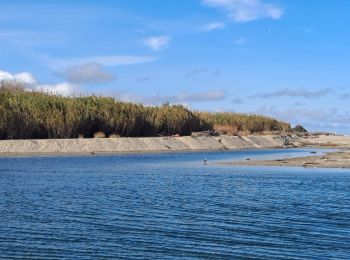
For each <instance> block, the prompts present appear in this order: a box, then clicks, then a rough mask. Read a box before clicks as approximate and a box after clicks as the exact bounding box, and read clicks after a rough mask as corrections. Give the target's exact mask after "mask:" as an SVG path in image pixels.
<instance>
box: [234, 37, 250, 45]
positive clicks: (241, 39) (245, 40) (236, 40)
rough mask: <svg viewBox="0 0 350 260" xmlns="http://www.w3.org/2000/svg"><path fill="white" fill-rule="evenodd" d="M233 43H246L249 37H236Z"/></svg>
mask: <svg viewBox="0 0 350 260" xmlns="http://www.w3.org/2000/svg"><path fill="white" fill-rule="evenodd" d="M233 43H234V44H237V45H244V44H246V43H247V39H246V38H244V37H239V38H236V39H234V40H233Z"/></svg>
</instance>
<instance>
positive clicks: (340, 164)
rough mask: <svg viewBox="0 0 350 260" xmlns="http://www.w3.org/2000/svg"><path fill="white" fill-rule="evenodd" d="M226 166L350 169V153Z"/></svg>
mask: <svg viewBox="0 0 350 260" xmlns="http://www.w3.org/2000/svg"><path fill="white" fill-rule="evenodd" d="M222 164H224V165H236V166H244V165H249V166H284V167H285V166H288V167H304V168H347V169H349V168H350V151H349V150H346V151H339V152H334V153H328V154H326V155H323V156H308V157H301V158H287V159H280V160H266V161H264V160H252V161H241V162H227V163H222Z"/></svg>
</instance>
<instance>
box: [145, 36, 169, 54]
mask: <svg viewBox="0 0 350 260" xmlns="http://www.w3.org/2000/svg"><path fill="white" fill-rule="evenodd" d="M170 39H171V38H170V37H169V36H157V37H150V38H147V39H145V40H144V43H145V45H146V46H147V47H149V48H151V49H152V50H155V51H160V50H162V49H165V48H166V47H168V46H169V41H170Z"/></svg>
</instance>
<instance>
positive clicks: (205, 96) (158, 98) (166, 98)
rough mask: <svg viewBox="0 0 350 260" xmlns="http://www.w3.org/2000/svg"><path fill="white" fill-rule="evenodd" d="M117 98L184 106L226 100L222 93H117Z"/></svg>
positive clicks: (149, 103) (151, 103)
mask: <svg viewBox="0 0 350 260" xmlns="http://www.w3.org/2000/svg"><path fill="white" fill-rule="evenodd" d="M118 98H120V99H122V100H125V101H133V102H140V103H144V104H147V105H159V104H163V103H164V102H170V103H172V104H185V103H200V102H213V101H219V100H223V99H225V98H226V96H225V92H223V91H208V92H197V93H187V92H183V93H179V94H175V95H160V94H159V95H151V96H141V95H134V94H131V93H122V92H119V93H118Z"/></svg>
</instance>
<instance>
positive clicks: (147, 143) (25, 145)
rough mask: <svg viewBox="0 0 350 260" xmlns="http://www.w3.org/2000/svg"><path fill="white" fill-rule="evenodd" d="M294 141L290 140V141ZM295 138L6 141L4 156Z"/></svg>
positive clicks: (248, 145) (223, 146) (228, 146)
mask: <svg viewBox="0 0 350 260" xmlns="http://www.w3.org/2000/svg"><path fill="white" fill-rule="evenodd" d="M286 140H290V141H286ZM289 142H295V140H294V139H293V138H291V137H281V136H273V135H265V136H244V137H239V136H218V137H210V136H209V137H191V136H184V137H149V138H110V139H48V140H2V141H0V155H35V154H88V153H138V152H162V151H192V150H233V149H258V148H281V147H285V146H286V143H289Z"/></svg>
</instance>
